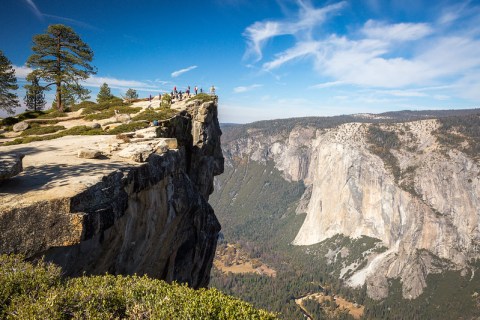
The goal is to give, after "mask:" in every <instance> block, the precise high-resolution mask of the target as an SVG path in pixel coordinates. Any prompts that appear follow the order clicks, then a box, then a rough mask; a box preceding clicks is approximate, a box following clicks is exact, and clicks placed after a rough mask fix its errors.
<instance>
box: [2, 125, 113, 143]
mask: <svg viewBox="0 0 480 320" xmlns="http://www.w3.org/2000/svg"><path fill="white" fill-rule="evenodd" d="M99 134H106V133H105V132H104V131H103V130H102V129H92V128H90V127H87V126H76V127H72V128H70V129H67V130H64V131H61V132H58V133H55V134H51V135H45V136H29V137H24V138H17V139H15V140H13V141H9V142H6V143H5V144H4V145H6V146H8V145H15V144H22V143H29V142H34V141H45V140H52V139H57V138H60V137H64V136H74V135H82V136H91V135H99Z"/></svg>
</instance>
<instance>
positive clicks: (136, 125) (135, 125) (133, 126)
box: [108, 121, 149, 134]
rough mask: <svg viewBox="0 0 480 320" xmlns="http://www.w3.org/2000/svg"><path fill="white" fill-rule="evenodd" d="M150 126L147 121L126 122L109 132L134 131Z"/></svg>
mask: <svg viewBox="0 0 480 320" xmlns="http://www.w3.org/2000/svg"><path fill="white" fill-rule="evenodd" d="M148 126H149V124H148V123H146V122H145V121H139V122H131V123H125V124H121V125H119V126H118V127H115V128H113V129H112V130H109V131H108V134H119V133H124V132H132V131H135V130H139V129H143V128H146V127H148Z"/></svg>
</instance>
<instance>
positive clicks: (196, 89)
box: [194, 86, 198, 95]
mask: <svg viewBox="0 0 480 320" xmlns="http://www.w3.org/2000/svg"><path fill="white" fill-rule="evenodd" d="M194 90H195V95H197V92H198V88H197V86H195V89H194Z"/></svg>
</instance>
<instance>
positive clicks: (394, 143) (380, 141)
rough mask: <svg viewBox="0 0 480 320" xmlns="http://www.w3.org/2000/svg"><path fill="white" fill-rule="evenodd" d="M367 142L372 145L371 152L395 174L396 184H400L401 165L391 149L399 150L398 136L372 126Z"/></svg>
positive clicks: (369, 128)
mask: <svg viewBox="0 0 480 320" xmlns="http://www.w3.org/2000/svg"><path fill="white" fill-rule="evenodd" d="M367 141H368V143H369V144H370V146H369V150H370V151H371V152H372V153H373V154H376V155H377V156H379V157H380V158H381V159H382V160H383V163H384V164H385V168H386V169H387V170H388V171H390V172H391V173H392V174H393V177H394V178H395V183H398V181H399V179H400V174H401V171H400V165H399V163H398V160H397V158H396V157H395V156H394V155H393V154H392V152H391V149H397V148H399V147H400V145H401V143H400V139H398V137H397V134H396V133H395V132H394V131H387V130H383V129H382V128H381V127H380V126H379V125H373V124H372V125H370V126H369V127H368V135H367Z"/></svg>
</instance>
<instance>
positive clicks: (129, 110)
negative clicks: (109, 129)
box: [84, 105, 142, 121]
mask: <svg viewBox="0 0 480 320" xmlns="http://www.w3.org/2000/svg"><path fill="white" fill-rule="evenodd" d="M115 110H116V111H117V112H118V113H122V114H133V113H137V112H139V111H140V110H142V108H140V107H130V106H129V105H123V106H114V107H110V108H108V109H105V110H103V111H100V112H98V113H92V114H88V115H86V116H85V118H84V119H85V120H89V121H91V120H102V119H108V118H111V117H113V116H114V115H115Z"/></svg>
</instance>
